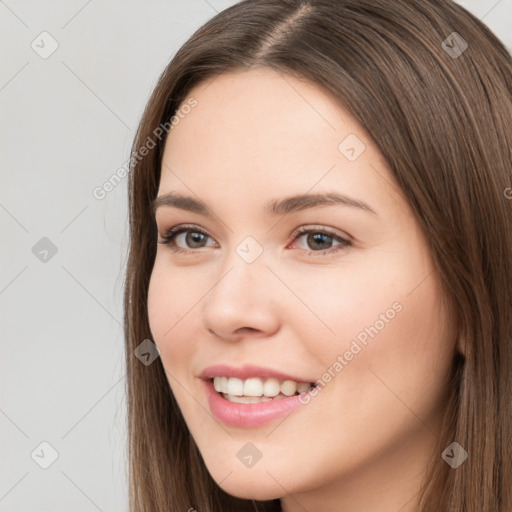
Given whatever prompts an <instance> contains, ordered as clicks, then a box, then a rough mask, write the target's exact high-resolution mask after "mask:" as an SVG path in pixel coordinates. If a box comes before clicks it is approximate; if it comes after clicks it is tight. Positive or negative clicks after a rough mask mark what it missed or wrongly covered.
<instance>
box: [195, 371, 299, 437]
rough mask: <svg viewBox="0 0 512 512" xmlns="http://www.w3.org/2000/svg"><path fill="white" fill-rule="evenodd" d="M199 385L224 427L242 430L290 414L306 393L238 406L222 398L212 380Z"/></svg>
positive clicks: (213, 412)
mask: <svg viewBox="0 0 512 512" xmlns="http://www.w3.org/2000/svg"><path fill="white" fill-rule="evenodd" d="M216 375H218V374H216ZM260 375H261V374H260ZM201 384H202V385H203V387H204V388H205V392H206V396H207V398H208V405H209V406H210V410H211V412H212V414H213V415H214V416H215V417H216V418H217V419H218V420H220V421H221V422H223V423H225V424H226V425H231V426H234V427H244V428H253V427H259V426H261V425H264V424H266V423H270V422H271V421H273V420H275V419H277V418H281V417H282V416H286V415H287V414H290V413H291V412H292V411H294V410H296V409H298V408H299V407H300V406H301V405H303V403H302V402H301V401H300V397H301V396H302V395H306V394H307V393H308V392H307V391H305V392H304V393H301V394H300V395H293V396H290V397H287V398H282V399H279V400H273V401H272V402H261V403H258V404H239V403H234V402H230V401H229V400H226V399H225V398H223V397H222V395H221V394H220V393H218V392H217V391H216V390H215V388H214V387H213V381H212V380H210V379H207V378H206V377H205V378H204V379H202V380H201Z"/></svg>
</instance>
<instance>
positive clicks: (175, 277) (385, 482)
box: [148, 68, 457, 512]
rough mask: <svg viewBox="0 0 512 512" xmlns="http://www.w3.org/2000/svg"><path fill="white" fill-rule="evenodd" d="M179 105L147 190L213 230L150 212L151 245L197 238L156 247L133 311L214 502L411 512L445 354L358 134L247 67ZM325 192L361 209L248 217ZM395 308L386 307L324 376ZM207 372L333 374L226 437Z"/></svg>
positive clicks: (435, 293)
mask: <svg viewBox="0 0 512 512" xmlns="http://www.w3.org/2000/svg"><path fill="white" fill-rule="evenodd" d="M190 96H191V97H194V98H196V100H197V102H198V104H197V106H196V107H195V108H194V109H193V110H192V111H191V113H190V114H188V115H187V116H186V117H184V118H183V119H181V120H180V122H179V124H177V125H176V126H175V127H174V128H173V130H172V131H171V132H170V134H169V137H168V139H167V142H166V146H165V152H164V156H163V165H162V177H161V181H160V186H159V191H158V195H162V194H164V193H167V192H170V191H174V192H177V193H181V194H184V195H189V196H192V197H194V198H196V199H197V198H200V199H201V200H203V201H204V202H206V203H207V205H208V207H209V208H210V210H211V211H212V212H213V213H214V215H215V217H213V218H207V217H205V216H204V215H200V214H198V213H192V212H187V211H185V210H181V209H177V208H173V207H167V206H162V207H160V208H158V210H157V212H156V222H157V226H158V232H159V235H158V239H159V240H162V237H163V236H165V231H166V230H167V229H169V228H172V227H174V226H177V225H181V224H193V225H194V226H197V227H198V228H201V229H202V230H203V231H205V232H206V233H207V234H208V237H206V238H204V239H203V240H202V242H201V241H199V242H198V241H197V238H195V239H192V240H191V239H190V237H189V240H188V245H187V240H186V238H185V237H186V234H185V235H179V236H178V237H177V238H175V240H174V241H175V243H176V244H177V245H178V246H179V247H181V248H183V249H185V251H186V252H185V253H175V252H173V251H172V245H164V244H158V248H157V254H156V260H155V265H154V269H153V272H152V275H151V281H150V287H149V297H148V313H149V319H150V326H151V331H152V334H153V339H154V340H155V343H156V345H157V346H158V348H159V350H160V355H161V360H162V363H163V365H164V368H165V370H166V374H167V376H168V380H169V384H170V386H171V389H172V391H173V393H174V395H175V397H176V399H177V402H178V405H179V407H180V409H181V411H182V413H183V416H184V418H185V421H186V423H187V425H188V428H189V430H190V432H191V434H192V436H193V438H194V440H195V442H196V443H197V446H198V447H199V450H200V452H201V454H202V456H203V459H204V462H205V464H206V466H207V468H208V471H209V472H210V474H211V475H212V477H213V478H214V479H215V481H216V482H217V483H218V484H219V485H220V487H222V489H224V490H225V491H226V492H228V493H230V494H232V495H234V496H238V497H242V498H254V499H258V500H269V499H275V498H278V497H279V498H281V503H282V508H283V510H284V511H286V512H295V511H304V510H308V511H313V510H314V511H316V512H323V511H330V512H332V511H344V512H345V511H347V512H348V511H350V512H359V511H361V512H363V511H365V512H373V511H375V512H388V511H389V512H397V511H398V510H400V511H401V512H407V511H413V510H414V508H415V497H416V496H417V493H418V489H419V486H420V483H421V479H422V477H423V475H424V472H425V467H426V464H427V461H428V459H429V457H430V456H431V454H432V453H433V451H434V443H435V441H436V436H438V435H439V429H440V421H441V416H442V414H443V410H444V408H445V403H446V390H447V380H448V376H449V372H450V367H451V363H452V360H453V356H454V353H455V350H456V349H457V341H456V333H455V330H454V329H453V327H452V326H453V324H454V322H453V318H454V316H453V310H452V309H451V308H449V307H448V305H447V302H446V301H445V300H444V294H443V292H442V289H441V286H440V281H439V278H438V276H437V274H436V272H435V271H434V266H433V260H432V257H431V255H430V252H429V250H428V246H427V242H426V239H425V237H424V234H423V233H422V231H421V229H420V227H419V224H418V222H417V220H416V218H415V216H414V215H413V213H412V211H411V209H410V206H409V204H408V203H407V201H406V200H405V198H404V196H403V195H402V193H401V191H400V190H399V188H398V186H397V184H396V182H395V180H394V179H393V177H392V174H391V172H390V170H389V168H388V167H387V165H386V163H385V161H384V160H383V158H382V156H381V155H380V153H379V151H378V150H377V149H376V147H375V145H374V144H373V142H372V141H371V139H370V137H369V136H368V134H367V133H366V132H365V130H364V128H363V127H362V126H360V125H359V124H358V123H357V122H356V121H355V120H354V119H353V118H352V117H351V116H350V115H349V114H348V113H347V112H346V111H345V110H344V109H342V108H341V107H340V106H339V105H338V104H337V103H335V101H334V100H333V99H332V98H331V97H330V96H329V95H327V94H326V93H325V92H323V90H322V89H321V88H319V87H318V86H316V85H312V84H309V83H307V82H305V81H302V80H298V79H296V78H292V77H290V76H285V75H280V74H278V73H276V72H274V71H272V70H269V69H264V68H263V69H262V68H259V69H253V70H251V71H244V72H237V73H230V74H224V75H221V76H218V77H216V78H215V79H213V80H210V81H208V82H205V83H202V84H200V85H199V86H197V87H196V88H195V89H194V90H193V91H191V93H190ZM349 134H355V135H356V136H357V137H358V138H359V139H360V140H361V141H362V142H363V143H364V144H365V146H366V147H365V149H364V151H363V152H362V153H361V154H360V156H359V157H358V158H357V159H356V160H354V161H350V160H349V159H347V158H346V156H345V155H344V154H342V152H340V150H339V149H338V146H339V144H340V142H342V141H343V140H344V139H345V137H347V136H348V135H349ZM333 191H334V192H337V193H343V194H346V195H348V196H350V197H352V198H354V199H357V200H360V201H364V202H366V203H367V204H368V205H369V206H370V207H371V208H372V209H373V210H375V212H376V214H372V213H370V212H368V211H365V210H363V209H359V208H355V207H350V206H344V205H328V206H320V207H315V208H312V209H307V210H304V211H301V212H294V213H290V214H288V215H285V216H283V215H281V216H279V217H272V216H269V215H267V214H266V213H265V212H264V211H263V205H264V203H265V202H267V201H269V200H270V199H276V198H282V197H284V196H289V195H295V194H301V193H306V192H310V193H320V192H333ZM301 226H304V227H307V228H322V227H325V228H326V229H329V230H330V231H332V232H334V233H335V235H337V236H340V237H342V238H347V239H348V240H350V241H351V245H349V246H342V248H341V249H340V250H338V251H336V249H339V248H340V242H339V241H338V240H337V239H336V238H329V237H327V240H326V241H324V244H325V245H323V246H322V241H320V243H318V242H317V244H316V245H315V240H314V239H313V240H312V239H311V237H310V238H309V241H308V235H307V234H306V235H303V234H302V235H301V234H299V235H297V236H298V237H297V238H295V240H292V239H290V237H291V236H293V235H294V232H295V231H296V229H297V228H299V227H301ZM190 229H191V231H192V233H193V232H194V229H193V228H190ZM247 236H252V237H253V238H254V239H255V240H256V241H257V242H258V243H259V244H260V246H261V247H262V248H263V253H262V254H261V255H260V256H259V257H258V258H257V259H256V260H255V261H254V262H252V263H250V264H249V263H247V262H245V261H244V260H243V259H242V258H241V257H240V256H239V255H238V254H237V252H236V248H237V246H238V244H240V242H242V240H244V239H245V237H247ZM317 236H318V235H317ZM196 237H197V235H196ZM319 247H320V248H319ZM322 249H324V250H327V251H328V253H327V254H323V255H318V252H320V251H321V250H322ZM315 251H316V252H315ZM228 271H229V272H228ZM396 303H398V304H399V305H401V311H400V312H397V313H396V315H394V318H393V319H391V320H389V319H388V322H386V323H385V326H384V327H383V328H382V329H380V330H378V334H377V335H375V336H374V337H373V338H371V337H368V340H367V344H366V345H362V344H361V343H359V345H361V346H362V350H360V351H359V352H358V353H357V355H355V356H353V358H352V359H351V360H350V361H347V358H344V360H345V362H346V363H347V364H344V365H343V366H342V370H341V371H338V372H333V370H332V368H333V364H334V363H335V362H336V361H337V360H338V361H339V359H338V356H340V355H341V356H343V355H344V354H345V353H346V351H347V350H348V349H350V346H351V343H352V341H353V340H354V339H356V337H357V335H358V334H360V333H361V332H362V331H364V329H365V327H370V326H372V325H375V323H376V321H377V320H379V319H380V318H382V316H380V315H382V314H385V312H386V311H387V310H389V309H390V308H392V305H393V304H396ZM216 363H226V364H232V365H234V366H240V365H242V364H244V363H251V364H254V365H261V366H264V367H270V368H272V369H275V370H278V371H283V372H287V373H291V374H292V375H296V376H299V377H304V380H305V381H315V380H317V379H321V378H322V375H323V374H325V372H326V371H327V370H328V369H329V368H331V372H332V373H334V377H331V380H330V382H328V383H327V384H326V385H325V386H324V387H323V389H322V390H321V391H320V392H318V394H317V396H316V397H314V398H312V399H311V401H310V402H309V403H308V404H307V405H303V406H301V407H300V408H299V409H298V410H296V411H293V412H292V413H291V414H289V415H288V416H287V417H286V418H284V419H283V418H281V419H278V420H275V421H273V422H271V423H269V424H267V425H264V426H261V427H258V428H239V427H231V426H228V425H224V424H221V423H220V422H219V421H218V420H217V419H216V418H215V417H214V416H213V415H212V414H211V412H210V410H209V407H208V402H207V398H206V396H205V394H204V392H203V390H202V387H201V386H200V384H201V382H200V380H199V378H198V375H199V374H200V373H201V371H202V370H203V369H204V368H206V367H208V366H210V365H212V364H216ZM249 441H250V442H252V443H253V444H254V445H256V446H257V448H258V449H259V450H260V451H261V453H262V458H261V459H260V460H259V461H258V463H256V464H255V465H254V466H253V467H251V468H247V467H245V466H244V465H243V464H242V463H241V462H240V461H239V460H238V458H237V452H238V450H240V449H241V448H242V447H243V446H244V445H245V443H247V442H249Z"/></svg>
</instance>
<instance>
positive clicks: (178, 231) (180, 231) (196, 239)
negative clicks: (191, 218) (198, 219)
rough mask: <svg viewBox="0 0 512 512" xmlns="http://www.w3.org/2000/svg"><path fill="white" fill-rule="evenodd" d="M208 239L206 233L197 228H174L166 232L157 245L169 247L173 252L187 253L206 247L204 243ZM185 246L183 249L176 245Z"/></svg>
mask: <svg viewBox="0 0 512 512" xmlns="http://www.w3.org/2000/svg"><path fill="white" fill-rule="evenodd" d="M208 238H210V236H209V235H208V233H206V232H204V231H203V230H202V229H200V228H198V227H197V226H176V227H173V228H170V229H168V230H167V231H166V233H165V235H164V236H162V240H160V241H159V242H158V243H159V244H164V245H169V247H170V248H171V250H173V251H174V252H188V251H189V250H193V249H201V248H203V247H206V245H204V243H205V241H206V240H207V239H208ZM183 243H184V244H185V248H182V247H180V246H179V245H178V244H183Z"/></svg>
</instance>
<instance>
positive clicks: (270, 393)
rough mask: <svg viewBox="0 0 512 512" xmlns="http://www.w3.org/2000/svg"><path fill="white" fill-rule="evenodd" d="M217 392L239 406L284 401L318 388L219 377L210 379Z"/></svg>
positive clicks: (264, 379) (274, 381)
mask: <svg viewBox="0 0 512 512" xmlns="http://www.w3.org/2000/svg"><path fill="white" fill-rule="evenodd" d="M210 382H212V383H213V386H214V388H215V390H216V391H217V392H218V393H219V394H220V395H221V396H222V398H224V399H225V400H228V401H229V402H234V403H239V404H257V403H262V402H272V401H274V400H283V399H286V398H290V397H292V396H296V395H300V394H301V393H306V392H307V391H309V390H310V389H311V388H314V387H316V383H314V382H313V383H308V382H295V381H293V380H281V381H280V380H278V379H275V378H273V377H270V378H260V377H253V378H249V379H244V380H242V379H239V378H237V377H224V376H222V377H221V376H217V377H214V378H211V379H210Z"/></svg>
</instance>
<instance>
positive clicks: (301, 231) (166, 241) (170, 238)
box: [158, 226, 352, 256]
mask: <svg viewBox="0 0 512 512" xmlns="http://www.w3.org/2000/svg"><path fill="white" fill-rule="evenodd" d="M187 232H192V233H200V234H202V235H204V236H206V237H208V238H211V237H210V235H209V234H208V233H206V232H205V231H203V230H202V229H200V228H198V227H197V226H176V227H173V228H170V229H168V230H167V231H166V232H165V235H164V236H163V237H162V238H163V240H160V241H159V242H158V243H159V244H163V245H168V246H169V248H170V249H171V250H172V251H173V252H175V253H190V252H197V250H198V249H183V248H181V247H177V246H176V245H175V243H174V239H175V238H176V237H177V236H178V235H180V234H181V233H187ZM310 233H321V234H324V235H328V236H329V237H331V238H333V239H334V240H335V241H337V242H340V245H338V246H335V247H334V248H330V249H325V250H322V251H307V252H308V256H311V255H313V256H324V255H327V254H329V255H333V254H335V253H338V252H339V251H340V250H343V249H345V248H347V247H350V246H351V245H352V242H351V241H350V240H347V239H346V238H342V237H340V236H339V235H337V234H335V233H333V232H332V231H329V230H327V229H325V228H316V229H313V228H304V227H300V228H298V229H297V230H296V231H295V232H294V233H293V235H292V236H290V238H289V240H288V241H289V242H290V241H292V242H293V241H295V240H297V239H299V238H300V237H301V236H304V235H307V234H310ZM199 249H205V247H200V248H199ZM299 250H302V251H306V249H299Z"/></svg>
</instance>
